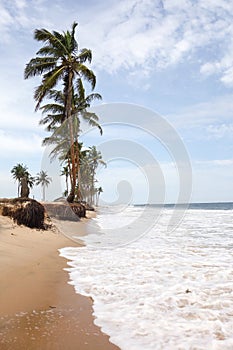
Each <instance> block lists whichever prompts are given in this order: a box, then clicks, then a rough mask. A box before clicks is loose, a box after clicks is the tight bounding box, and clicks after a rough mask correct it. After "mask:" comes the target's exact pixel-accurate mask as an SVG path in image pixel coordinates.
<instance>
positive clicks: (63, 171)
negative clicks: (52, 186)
mask: <svg viewBox="0 0 233 350" xmlns="http://www.w3.org/2000/svg"><path fill="white" fill-rule="evenodd" d="M61 176H65V178H66V190H65V193H67V194H68V193H69V185H68V178H69V167H68V165H66V166H63V169H62V171H61Z"/></svg>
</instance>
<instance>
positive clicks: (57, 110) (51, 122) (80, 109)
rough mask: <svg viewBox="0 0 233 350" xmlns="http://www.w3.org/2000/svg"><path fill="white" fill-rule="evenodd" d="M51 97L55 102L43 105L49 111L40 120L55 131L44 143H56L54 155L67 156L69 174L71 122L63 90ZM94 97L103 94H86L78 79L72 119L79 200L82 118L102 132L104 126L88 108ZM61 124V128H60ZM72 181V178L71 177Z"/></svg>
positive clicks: (53, 93) (48, 128)
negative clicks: (66, 114)
mask: <svg viewBox="0 0 233 350" xmlns="http://www.w3.org/2000/svg"><path fill="white" fill-rule="evenodd" d="M50 97H53V98H54V99H55V103H48V104H46V105H44V106H42V107H41V109H42V111H43V112H42V113H43V114H45V113H49V112H50V113H49V114H47V115H46V116H45V117H43V118H42V119H41V121H40V124H47V128H46V129H47V130H48V131H51V130H54V133H53V134H52V135H51V136H50V137H46V138H45V139H44V140H43V144H44V145H51V144H55V145H56V147H55V148H54V149H53V151H52V155H58V154H59V152H60V153H61V154H63V157H60V160H61V159H62V158H64V155H65V158H66V160H67V162H68V167H69V176H70V175H71V174H72V173H71V169H70V164H72V162H71V152H70V151H69V152H68V150H70V141H69V123H67V120H66V119H65V118H64V115H65V104H64V102H65V96H64V94H63V93H62V92H59V91H57V90H52V91H51V92H50ZM94 99H101V95H100V94H97V93H95V94H94V93H93V94H90V95H88V96H85V89H84V87H83V84H82V81H81V79H78V80H77V93H76V94H74V95H73V98H72V116H71V117H70V119H72V124H73V126H72V128H73V137H74V139H73V148H74V151H75V152H74V153H75V166H76V171H77V179H78V183H79V186H78V191H77V197H78V200H81V197H82V196H81V192H80V191H79V189H80V181H81V177H80V159H79V157H80V154H81V149H79V147H80V146H81V144H80V143H79V142H78V137H79V131H80V122H81V119H82V120H84V121H85V122H87V123H88V124H89V125H90V126H92V127H97V128H98V129H99V131H100V133H101V134H102V128H101V126H100V125H99V123H98V119H99V118H98V116H97V115H96V114H95V113H91V112H88V111H87V110H86V109H87V108H88V107H90V103H91V101H93V100H94ZM59 125H60V128H59ZM68 154H69V157H68ZM70 181H72V179H71V178H70Z"/></svg>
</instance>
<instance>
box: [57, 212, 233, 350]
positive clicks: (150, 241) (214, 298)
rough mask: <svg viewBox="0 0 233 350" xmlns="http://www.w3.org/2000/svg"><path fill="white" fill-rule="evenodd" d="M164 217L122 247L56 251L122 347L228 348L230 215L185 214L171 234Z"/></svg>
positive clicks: (232, 262) (232, 281)
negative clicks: (146, 231) (68, 266)
mask: <svg viewBox="0 0 233 350" xmlns="http://www.w3.org/2000/svg"><path fill="white" fill-rule="evenodd" d="M135 210H136V209H135ZM137 210H139V209H138V208H137ZM151 210H152V209H148V215H151ZM129 212H130V215H132V211H129ZM168 214H169V210H167V211H166V212H165V215H163V217H161V220H160V222H159V223H158V225H157V226H155V227H154V229H152V230H151V231H150V233H149V234H147V235H145V236H143V237H142V238H141V239H138V240H136V241H134V242H133V243H132V244H129V245H125V246H124V247H118V248H116V249H96V248H93V247H89V246H86V247H82V248H64V249H61V255H62V256H64V257H66V258H67V259H70V260H71V262H69V265H70V268H69V271H70V278H71V281H72V283H73V284H74V286H75V289H76V291H77V292H78V293H81V294H83V295H88V296H91V297H92V298H93V300H94V314H95V316H96V321H95V322H96V323H97V324H98V325H99V326H100V327H102V329H103V331H104V332H106V333H107V334H109V335H110V339H111V341H112V342H113V343H115V344H117V345H118V346H119V347H120V348H121V349H122V350H142V349H145V350H156V349H166V350H167V349H168V350H170V349H171V350H173V349H174V350H175V349H187V350H188V349H199V350H200V349H203V350H204V349H205V350H206V349H216V350H217V349H219V350H220V349H221V350H222V349H232V348H233V321H232V319H233V304H232V300H233V252H232V247H233V241H232V238H233V224H232V222H233V221H232V220H233V212H232V211H214V210H212V211H204V210H189V211H188V214H187V215H186V218H185V219H184V221H183V223H182V224H181V225H180V226H179V228H177V230H176V231H173V232H171V233H167V231H166V223H167V221H168V217H169V215H168ZM99 220H100V221H101V222H102V223H103V222H104V220H105V218H104V215H101V217H100V218H99ZM107 220H109V217H108V219H107ZM115 220H116V217H115ZM118 220H121V218H120V217H118Z"/></svg>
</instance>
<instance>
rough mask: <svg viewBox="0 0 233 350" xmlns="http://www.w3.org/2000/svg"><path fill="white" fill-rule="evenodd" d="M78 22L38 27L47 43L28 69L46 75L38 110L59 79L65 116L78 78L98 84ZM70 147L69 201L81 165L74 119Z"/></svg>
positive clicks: (37, 32)
mask: <svg viewBox="0 0 233 350" xmlns="http://www.w3.org/2000/svg"><path fill="white" fill-rule="evenodd" d="M76 27H77V23H75V22H74V23H73V25H72V28H71V31H66V32H63V33H59V32H57V31H52V32H50V31H48V30H47V29H36V30H35V33H34V38H35V39H36V40H37V41H39V42H42V43H43V44H44V45H43V46H42V48H41V49H40V50H39V51H38V52H37V57H35V58H32V59H31V60H30V61H29V62H28V63H27V65H26V68H25V71H24V77H25V79H28V78H30V77H34V76H37V75H38V76H42V82H41V84H40V85H39V86H38V87H37V88H36V90H35V94H34V98H35V101H36V110H38V108H40V105H41V102H42V101H43V100H44V98H46V97H48V96H49V94H50V92H51V90H52V89H54V88H55V86H57V85H58V84H59V83H62V84H63V87H64V89H63V93H64V97H65V100H64V106H65V115H64V118H65V119H68V120H69V118H70V117H71V115H72V97H73V95H74V90H75V83H76V80H77V79H85V80H87V81H88V82H89V83H90V84H91V87H92V89H94V88H95V84H96V77H95V75H94V73H93V71H92V70H90V69H89V68H88V67H87V66H86V65H85V64H84V63H85V62H89V63H90V62H91V60H92V53H91V50H89V49H86V48H85V49H81V50H79V47H78V43H77V41H76V39H75V29H76ZM69 133H70V150H71V191H70V195H69V196H68V199H67V200H69V201H73V199H74V195H75V187H76V177H77V169H76V164H75V150H74V144H73V139H74V133H73V125H72V121H71V122H70V128H69Z"/></svg>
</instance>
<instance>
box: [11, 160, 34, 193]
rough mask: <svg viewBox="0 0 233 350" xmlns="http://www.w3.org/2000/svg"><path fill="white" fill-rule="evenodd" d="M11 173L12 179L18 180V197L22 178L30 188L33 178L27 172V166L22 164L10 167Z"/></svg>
mask: <svg viewBox="0 0 233 350" xmlns="http://www.w3.org/2000/svg"><path fill="white" fill-rule="evenodd" d="M11 174H12V177H13V179H15V180H16V181H18V197H19V193H20V188H21V183H22V179H26V182H27V184H28V186H29V187H30V188H32V186H33V184H34V178H33V177H32V176H31V174H29V172H28V167H27V166H26V165H23V164H20V163H18V164H16V165H15V166H14V167H13V168H12V169H11Z"/></svg>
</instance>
